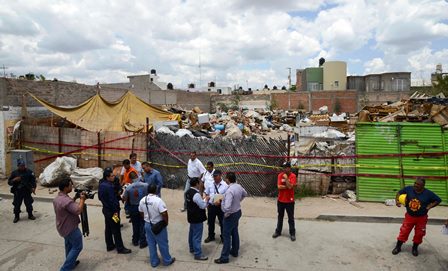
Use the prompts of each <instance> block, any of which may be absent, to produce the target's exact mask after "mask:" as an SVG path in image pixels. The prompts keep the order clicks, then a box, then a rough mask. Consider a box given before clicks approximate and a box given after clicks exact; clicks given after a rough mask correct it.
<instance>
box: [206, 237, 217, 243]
mask: <svg viewBox="0 0 448 271" xmlns="http://www.w3.org/2000/svg"><path fill="white" fill-rule="evenodd" d="M211 241H215V237H210V236H209V237H207V239H205V240H204V243H210V242H211Z"/></svg>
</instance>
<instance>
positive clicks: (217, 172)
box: [213, 169, 222, 176]
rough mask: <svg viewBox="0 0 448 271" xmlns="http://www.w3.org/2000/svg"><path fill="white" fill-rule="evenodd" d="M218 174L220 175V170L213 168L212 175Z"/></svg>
mask: <svg viewBox="0 0 448 271" xmlns="http://www.w3.org/2000/svg"><path fill="white" fill-rule="evenodd" d="M218 175H222V172H221V170H219V169H215V171H213V176H218Z"/></svg>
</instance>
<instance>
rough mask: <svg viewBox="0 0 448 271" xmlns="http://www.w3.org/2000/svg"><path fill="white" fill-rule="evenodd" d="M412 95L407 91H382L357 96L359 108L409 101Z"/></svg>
mask: <svg viewBox="0 0 448 271" xmlns="http://www.w3.org/2000/svg"><path fill="white" fill-rule="evenodd" d="M411 95H412V93H411V92H409V91H387V92H386V91H382V92H365V93H360V94H359V108H360V109H361V108H362V107H363V106H364V105H379V104H383V103H387V102H395V101H399V100H403V99H409V97H410V96H411Z"/></svg>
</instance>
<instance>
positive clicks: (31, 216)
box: [28, 214, 36, 220]
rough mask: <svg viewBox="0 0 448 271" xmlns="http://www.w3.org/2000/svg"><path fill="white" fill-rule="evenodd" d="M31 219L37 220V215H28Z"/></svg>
mask: <svg viewBox="0 0 448 271" xmlns="http://www.w3.org/2000/svg"><path fill="white" fill-rule="evenodd" d="M28 219H29V220H36V217H35V216H34V215H33V214H29V215H28Z"/></svg>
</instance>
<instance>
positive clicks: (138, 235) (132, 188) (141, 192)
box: [123, 172, 148, 248]
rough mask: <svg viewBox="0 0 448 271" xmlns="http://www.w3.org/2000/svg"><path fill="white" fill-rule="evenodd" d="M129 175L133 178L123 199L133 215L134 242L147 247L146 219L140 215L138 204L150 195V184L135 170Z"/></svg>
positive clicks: (135, 244) (136, 244)
mask: <svg viewBox="0 0 448 271" xmlns="http://www.w3.org/2000/svg"><path fill="white" fill-rule="evenodd" d="M129 177H130V178H131V180H132V184H130V185H129V186H128V187H127V188H126V190H125V191H124V194H123V201H124V202H126V203H127V204H128V206H129V214H130V215H131V223H132V244H133V245H134V246H138V245H140V248H145V247H147V245H148V244H147V242H146V234H145V221H144V220H143V217H141V216H140V213H139V211H138V206H139V204H140V200H141V199H142V198H144V197H145V196H146V195H148V184H146V183H144V182H143V181H142V180H141V178H140V177H138V175H137V173H135V172H131V173H129Z"/></svg>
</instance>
